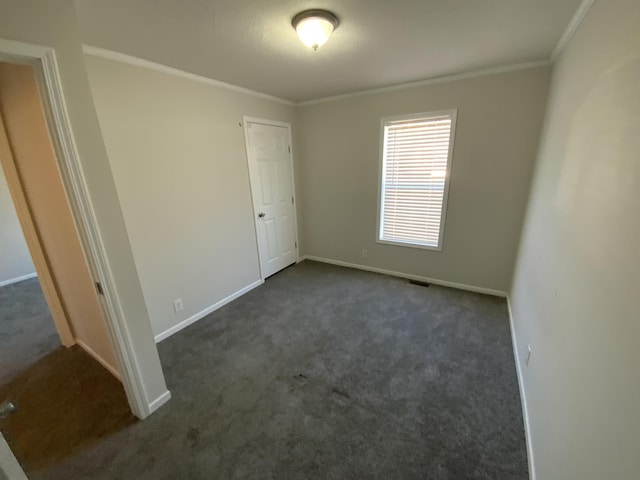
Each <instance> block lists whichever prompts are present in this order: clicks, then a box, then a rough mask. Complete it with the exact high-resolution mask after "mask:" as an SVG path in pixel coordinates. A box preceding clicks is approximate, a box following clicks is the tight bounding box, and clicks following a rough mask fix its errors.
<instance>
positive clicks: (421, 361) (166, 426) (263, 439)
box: [34, 261, 528, 480]
mask: <svg viewBox="0 0 640 480" xmlns="http://www.w3.org/2000/svg"><path fill="white" fill-rule="evenodd" d="M159 350H160V355H161V359H162V363H163V366H164V369H165V374H166V378H167V382H168V385H169V388H170V390H171V392H172V395H173V399H172V400H171V402H169V403H168V404H167V405H166V406H164V407H163V408H162V409H160V410H159V411H158V412H156V413H155V414H154V415H152V416H151V417H150V418H149V419H147V420H145V421H144V422H138V423H136V424H134V425H132V426H130V427H128V428H127V429H126V430H124V431H121V432H119V433H117V434H115V435H113V436H111V437H110V438H108V439H105V440H102V441H101V442H100V443H98V444H97V445H96V446H94V447H92V448H90V449H87V450H85V451H83V452H82V453H80V454H78V455H76V456H75V457H73V458H72V459H70V460H68V461H66V462H64V463H61V464H60V465H58V466H56V467H54V468H51V469H49V470H48V471H46V472H43V473H42V474H40V475H39V476H36V477H34V478H43V479H44V478H46V479H65V480H66V479H70V478H73V479H133V478H138V479H158V480H159V479H177V478H180V479H183V478H184V479H217V480H223V479H283V480H284V479H433V480H439V479H452V480H453V479H455V480H459V479H492V480H495V479H500V480H506V479H526V478H528V473H527V458H526V449H525V440H524V430H523V421H522V414H521V407H520V398H519V394H518V386H517V379H516V371H515V365H514V360H513V352H512V348H511V340H510V333H509V322H508V317H507V308H506V304H505V301H504V299H499V298H494V297H489V296H483V295H478V294H474V293H468V292H462V291H457V290H453V289H448V288H442V287H437V286H431V287H428V288H425V287H420V286H414V285H410V284H409V283H408V282H406V281H403V280H401V279H397V278H391V277H387V276H383V275H377V274H372V273H367V272H361V271H356V270H350V269H346V268H340V267H334V266H329V265H323V264H319V263H314V262H310V261H306V262H303V263H301V264H299V265H297V266H295V267H292V268H289V269H286V270H284V271H282V272H281V273H279V274H277V275H275V276H274V277H272V278H270V279H269V280H267V282H266V283H265V285H264V286H262V287H259V288H257V289H255V290H253V291H251V292H249V293H248V294H246V295H244V296H243V297H241V298H240V299H238V300H236V301H234V302H232V303H231V304H229V305H227V306H225V307H224V308H222V309H220V310H218V311H217V312H214V313H213V314H211V315H209V316H208V317H206V318H204V319H202V320H200V321H199V322H198V323H196V324H194V325H192V326H191V327H189V328H187V329H185V330H183V331H181V332H179V333H177V334H176V335H174V336H172V337H171V338H169V339H167V340H165V341H164V342H162V343H161V344H160V345H159Z"/></svg>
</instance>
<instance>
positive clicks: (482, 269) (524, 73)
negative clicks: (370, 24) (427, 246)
mask: <svg viewBox="0 0 640 480" xmlns="http://www.w3.org/2000/svg"><path fill="white" fill-rule="evenodd" d="M549 73H550V71H549V69H548V68H546V67H542V68H533V69H527V70H520V71H516V72H510V73H503V74H496V75H489V76H483V77H478V78H472V79H467V80H460V81H455V82H448V83H439V84H432V85H427V86H421V87H415V88H411V89H406V90H399V91H392V92H386V93H376V94H370V95H364V96H358V97H351V98H346V99H342V100H337V101H331V102H328V103H320V104H315V105H309V106H303V107H301V108H299V109H298V113H297V119H296V120H297V122H298V133H299V137H298V142H299V148H298V156H299V158H300V168H299V172H298V173H299V178H300V179H301V181H300V184H299V185H298V187H299V189H300V192H301V197H302V198H301V201H302V204H303V205H304V215H303V216H302V218H301V222H300V225H301V230H302V238H303V250H302V252H303V253H304V254H306V255H312V256H318V257H324V258H328V259H332V260H339V261H344V262H349V263H355V264H361V265H366V266H370V267H376V268H382V269H387V270H392V271H398V272H402V273H406V274H412V275H418V276H423V277H430V278H435V279H438V280H443V281H449V282H455V283H461V284H466V285H470V286H473V287H479V288H484V289H489V290H497V291H501V292H506V291H507V289H508V288H509V285H510V282H511V275H512V272H513V265H514V260H515V255H516V250H517V245H518V241H519V234H520V228H521V224H522V217H523V215H524V210H525V205H526V198H527V193H528V189H529V184H530V175H531V171H532V169H533V163H534V160H535V155H536V151H537V146H538V140H539V136H540V128H541V125H542V120H543V113H544V106H545V102H546V97H547V88H548V81H549ZM452 108H457V109H458V121H457V129H456V136H455V146H454V153H453V160H452V173H451V181H450V182H451V183H450V188H449V201H448V207H447V218H446V225H445V232H444V242H443V249H442V251H441V252H436V251H429V250H422V249H414V248H407V247H401V246H391V245H384V244H379V243H376V215H377V195H378V181H379V179H378V168H379V167H378V165H379V158H380V152H379V148H380V121H381V118H382V117H385V116H390V115H399V114H410V113H420V112H429V111H438V110H447V109H452ZM363 249H367V250H368V256H367V257H366V258H363V257H362V254H361V252H362V250H363Z"/></svg>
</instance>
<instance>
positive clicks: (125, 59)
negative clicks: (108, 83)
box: [82, 44, 295, 106]
mask: <svg viewBox="0 0 640 480" xmlns="http://www.w3.org/2000/svg"><path fill="white" fill-rule="evenodd" d="M82 51H83V52H84V53H85V54H87V55H91V56H94V57H101V58H106V59H107V60H114V61H116V62H121V63H126V64H128V65H134V66H136V67H142V68H146V69H149V70H155V71H156V72H161V73H166V74H168V75H174V76H176V77H181V78H186V79H188V80H193V81H195V82H200V83H206V84H207V85H212V86H214V87H219V88H224V89H226V90H231V91H232V92H237V93H244V94H245V95H251V96H253V97H258V98H263V99H265V100H271V101H273V102H278V103H282V104H284V105H291V106H293V105H295V102H292V101H290V100H286V99H284V98H279V97H274V96H272V95H268V94H266V93H262V92H257V91H255V90H251V89H248V88H244V87H239V86H237V85H232V84H231V83H226V82H221V81H219V80H214V79H212V78H209V77H205V76H202V75H197V74H195V73H189V72H185V71H184V70H180V69H178V68H173V67H169V66H167V65H162V64H160V63H155V62H151V61H149V60H144V59H142V58H138V57H134V56H131V55H126V54H124V53H119V52H114V51H113V50H107V49H105V48H100V47H94V46H93V45H86V44H83V45H82Z"/></svg>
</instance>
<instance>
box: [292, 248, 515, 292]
mask: <svg viewBox="0 0 640 480" xmlns="http://www.w3.org/2000/svg"><path fill="white" fill-rule="evenodd" d="M302 260H312V261H314V262H322V263H329V264H331V265H338V266H340V267H348V268H356V269H358V270H365V271H367V272H375V273H382V274H384V275H391V276H392V277H400V278H407V279H409V280H418V281H420V282H427V283H433V284H434V285H440V286H443V287H451V288H457V289H459V290H467V291H469V292H476V293H484V294H486V295H493V296H494V297H503V298H504V297H506V296H507V293H506V292H501V291H500V290H492V289H490V288H484V287H475V286H473V285H465V284H464V283H455V282H448V281H446V280H438V279H437V278H429V277H421V276H420V275H412V274H410V273H402V272H395V271H393V270H385V269H384V268H377V267H369V266H368V265H360V264H357V263H349V262H343V261H340V260H331V259H329V258H322V257H314V256H313V255H305V256H304V257H302Z"/></svg>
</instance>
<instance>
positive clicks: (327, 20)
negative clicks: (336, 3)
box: [291, 10, 338, 50]
mask: <svg viewBox="0 0 640 480" xmlns="http://www.w3.org/2000/svg"><path fill="white" fill-rule="evenodd" d="M291 24H292V25H293V28H295V29H296V32H298V37H300V40H301V41H302V43H304V44H305V45H306V46H307V47H311V48H313V49H314V50H317V49H318V47H321V46H322V45H324V44H325V43H326V41H327V40H329V36H330V35H331V33H333V31H334V30H335V29H336V27H337V26H338V17H336V16H335V15H334V14H333V13H331V12H329V11H327V10H305V11H304V12H300V13H299V14H297V15H296V16H295V17H293V20H291Z"/></svg>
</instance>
